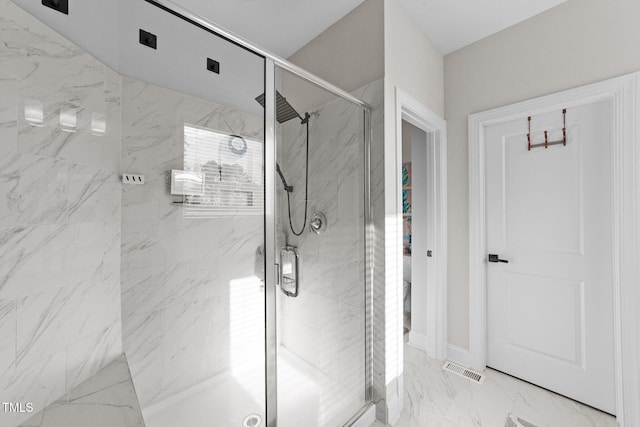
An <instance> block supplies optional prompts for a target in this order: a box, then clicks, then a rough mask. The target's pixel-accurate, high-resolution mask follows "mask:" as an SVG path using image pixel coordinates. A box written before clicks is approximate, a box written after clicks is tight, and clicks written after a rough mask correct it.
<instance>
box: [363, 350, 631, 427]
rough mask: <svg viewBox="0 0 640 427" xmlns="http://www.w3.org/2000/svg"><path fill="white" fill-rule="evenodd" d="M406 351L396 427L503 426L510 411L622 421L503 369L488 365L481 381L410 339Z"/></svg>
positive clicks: (564, 423) (557, 421) (571, 421)
mask: <svg viewBox="0 0 640 427" xmlns="http://www.w3.org/2000/svg"><path fill="white" fill-rule="evenodd" d="M404 351H405V354H404V381H405V384H404V408H403V411H402V413H401V415H400V418H399V419H398V421H397V422H396V423H394V424H393V427H503V426H504V425H505V422H506V419H507V415H508V414H509V413H513V414H514V415H515V416H517V417H520V418H521V419H523V420H526V421H527V422H530V423H532V424H534V425H536V426H537V427H617V426H618V423H617V422H616V420H615V418H614V417H612V416H610V415H608V414H605V413H603V412H600V411H597V410H595V409H593V408H590V407H588V406H585V405H582V404H580V403H577V402H575V401H573V400H571V399H567V398H565V397H562V396H560V395H557V394H555V393H552V392H549V391H547V390H543V389H541V388H539V387H536V386H534V385H531V384H529V383H526V382H524V381H520V380H518V379H516V378H513V377H511V376H509V375H505V374H503V373H501V372H498V371H494V370H492V369H487V371H486V372H485V374H486V379H485V381H484V384H482V385H478V384H474V383H472V382H470V381H468V380H466V379H463V378H460V377H457V376H455V375H453V374H449V373H446V372H444V371H443V370H442V369H441V368H442V361H439V360H433V359H430V358H428V357H427V355H426V353H424V352H423V351H421V350H419V349H416V348H414V347H412V346H410V345H409V344H406V343H405V346H404ZM382 426H383V424H381V423H379V422H378V423H375V424H373V425H372V427H382Z"/></svg>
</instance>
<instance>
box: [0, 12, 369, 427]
mask: <svg viewBox="0 0 640 427" xmlns="http://www.w3.org/2000/svg"><path fill="white" fill-rule="evenodd" d="M36 3H37V4H36ZM36 3H34V2H29V1H26V0H15V1H9V0H0V12H2V13H1V14H0V30H1V31H0V36H1V37H3V38H6V40H2V41H7V40H9V41H10V42H11V43H0V65H1V66H2V67H1V68H0V95H2V97H1V98H0V119H1V120H2V123H0V125H2V126H0V128H1V129H0V131H2V132H0V136H2V137H3V138H4V139H3V143H4V142H5V140H6V141H9V139H10V137H11V138H14V136H15V138H14V139H15V141H14V140H13V139H11V141H10V144H8V143H5V144H4V145H3V147H4V148H3V150H4V151H3V155H6V156H8V157H7V158H8V159H11V161H9V160H7V161H6V162H5V164H2V165H0V205H1V206H2V207H3V209H4V210H2V212H0V213H2V218H1V219H2V224H1V225H2V226H3V227H5V229H6V230H9V231H10V232H11V233H27V232H29V233H31V234H30V236H31V237H30V238H31V239H32V240H33V239H35V240H34V242H36V243H37V239H36V238H38V239H41V240H42V242H43V243H42V244H40V245H39V246H38V244H36V243H33V242H31V240H28V239H27V240H24V239H18V238H16V241H17V242H18V243H16V245H18V246H16V248H17V249H16V250H15V251H14V252H15V254H14V255H15V256H14V258H15V268H14V267H12V268H13V270H12V271H13V272H14V273H12V274H13V276H11V275H9V274H8V273H7V274H6V276H7V277H5V278H4V279H3V280H4V281H3V282H2V283H3V286H0V327H2V325H3V323H2V322H3V319H4V318H3V316H4V315H5V314H6V313H9V314H7V316H6V319H9V321H10V322H9V321H8V322H9V323H11V324H17V328H16V329H17V330H18V331H21V330H26V331H28V332H29V331H31V329H29V328H31V327H33V328H37V329H34V330H33V331H32V332H33V333H31V332H30V333H29V334H28V336H29V337H31V336H33V338H29V340H24V339H23V340H22V341H25V342H24V343H23V342H22V341H21V340H20V339H18V338H15V337H14V338H13V341H12V338H11V337H8V338H7V343H8V344H7V345H6V346H4V347H0V356H2V357H0V385H2V387H0V398H2V400H3V401H14V400H17V399H18V398H20V397H24V396H31V397H32V398H33V399H35V400H34V402H35V405H36V408H37V409H42V408H44V407H45V406H46V405H48V404H50V403H52V402H53V401H54V400H55V399H56V398H58V397H59V396H58V395H60V394H61V393H62V392H65V393H68V392H69V391H70V389H72V388H73V387H74V386H76V385H78V384H80V383H81V382H82V381H83V380H85V379H86V378H87V377H88V376H90V375H92V374H94V373H95V371H96V370H97V369H98V368H99V367H101V366H103V365H104V362H106V361H107V360H108V359H109V358H111V357H112V356H114V355H115V354H116V353H118V354H120V353H124V354H125V355H126V358H127V362H128V365H129V369H130V373H131V376H132V380H133V384H134V386H135V391H136V394H137V399H138V401H139V403H140V406H141V409H142V412H143V414H144V418H145V423H146V425H147V427H176V426H182V425H188V426H190V427H205V426H206V427H209V426H212V425H215V426H225V427H226V426H238V427H240V426H246V427H258V426H268V427H293V426H300V425H305V426H310V427H335V426H348V425H351V423H353V422H354V421H355V420H356V419H357V418H358V417H359V416H360V415H361V414H362V413H364V411H366V410H367V409H370V408H371V406H372V402H371V382H372V376H373V372H372V369H373V368H372V367H373V362H372V330H373V328H372V317H373V316H372V301H371V299H372V292H371V285H372V261H371V256H370V255H369V254H370V248H371V247H372V242H371V237H370V235H369V234H368V232H369V231H370V229H371V227H370V220H371V218H370V200H369V177H370V170H369V167H370V166H369V114H370V111H369V107H368V106H367V105H366V104H365V103H363V102H362V101H360V100H359V99H357V98H355V97H353V96H352V95H350V94H349V93H346V92H344V91H342V90H340V89H338V88H337V87H335V86H333V85H331V84H329V83H327V82H324V81H323V80H321V79H319V78H317V77H315V76H313V75H312V74H310V73H308V72H307V71H305V70H303V69H301V68H299V67H297V66H295V65H293V64H291V63H289V62H287V61H285V60H283V59H280V58H278V57H276V56H274V55H272V54H270V53H269V52H266V51H265V50H263V49H261V48H259V47H257V46H255V45H253V44H251V43H249V42H247V41H245V40H242V39H240V38H238V37H237V36H235V35H233V34H231V33H229V32H228V31H226V30H224V29H222V28H220V27H218V26H216V25H215V24H213V23H211V22H209V21H207V20H206V19H203V18H202V17H199V16H197V15H194V14H192V13H190V12H189V11H188V10H185V9H183V8H182V7H180V6H179V5H177V4H175V3H173V2H171V1H168V0H145V1H137V2H119V6H118V7H119V10H118V11H117V13H118V16H119V22H118V29H117V31H118V32H119V33H118V34H117V35H116V36H114V35H111V36H113V37H112V38H113V39H114V40H119V50H118V52H117V57H118V61H117V64H116V65H112V67H109V66H107V65H105V63H106V62H105V61H103V58H100V57H94V56H92V55H91V54H89V53H88V52H87V51H85V50H83V49H82V48H80V47H78V44H81V42H82V41H81V40H68V39H66V38H64V37H63V36H61V35H60V34H58V33H57V32H56V31H54V29H58V30H60V31H63V30H64V28H65V25H66V21H65V19H76V18H75V17H74V15H73V14H70V15H69V16H68V17H64V16H62V15H60V16H57V15H56V19H54V20H52V21H51V22H49V21H47V18H42V19H43V20H45V21H46V24H50V25H52V26H53V27H54V29H52V28H50V27H48V26H47V25H46V24H45V23H43V22H41V21H40V20H39V19H37V18H35V17H34V15H35V16H40V17H42V16H45V17H46V16H49V15H46V14H40V13H39V12H38V11H39V9H38V8H39V7H40V6H41V5H40V4H39V3H40V2H36ZM22 7H24V10H23V9H22ZM72 7H74V5H72ZM104 7H105V8H109V7H115V6H109V5H106V6H104ZM27 11H28V12H29V13H27ZM47 13H53V12H51V11H50V10H49V9H47ZM114 13H116V12H114ZM32 14H33V15H32ZM61 23H62V24H61ZM56 25H58V27H56ZM114 31H115V30H114ZM105 37H106V35H105ZM3 46H4V47H3ZM9 46H11V47H12V48H9ZM16 46H17V47H16ZM186 46H188V48H186ZM24 52H28V53H29V54H28V55H27V54H23V53H24ZM14 110H15V111H14ZM14 113H15V114H14ZM14 116H15V117H14ZM5 119H6V120H5ZM14 125H15V126H14ZM6 129H9V130H8V131H6V132H5V130H6ZM14 131H15V132H14ZM7 177H8V178H7ZM28 179H33V180H36V179H37V180H38V181H37V182H35V184H33V185H32V186H31V187H27V186H24V185H22V184H20V185H18V186H17V187H16V186H14V184H13V181H15V182H19V183H22V182H26V180H28ZM120 183H122V184H120ZM14 199H15V200H19V201H21V203H22V204H20V203H15V204H12V203H13V202H12V200H14ZM31 199H33V200H31ZM5 205H6V206H9V207H8V208H4V207H5ZM11 206H17V208H15V209H14V208H12V207H11ZM23 206H28V207H32V209H30V210H24V212H22V211H21V210H20V209H23ZM54 208H55V209H54ZM58 208H59V212H58ZM12 209H13V210H12ZM16 209H17V210H16ZM54 210H55V212H54ZM27 225H28V227H27ZM6 230H5V231H6ZM9 231H7V233H9ZM34 236H35V237H34ZM38 236H40V237H38ZM8 242H9V243H11V244H13V243H12V242H13V241H10V240H9V241H8ZM23 242H24V244H25V245H27V244H29V245H31V246H28V247H27V246H25V247H24V248H23V247H20V246H19V245H21V244H23ZM52 242H53V243H52ZM9 243H7V244H9ZM3 244H4V243H3V242H0V252H1V253H3V254H5V255H4V256H5V261H6V263H7V265H9V264H10V263H11V262H13V261H14V260H13V258H12V256H13V255H12V253H13V252H11V251H9V249H7V248H6V247H4V246H2V245H3ZM47 245H48V246H47ZM61 249H64V251H67V252H68V253H69V254H71V255H69V254H67V255H64V256H63V255H60V253H61V252H64V251H62V250H61ZM11 250H13V249H11ZM73 251H75V252H73ZM32 252H33V253H34V254H35V255H33V257H34V258H33V259H36V260H41V261H42V262H40V263H35V262H34V263H29V262H28V259H30V258H29V257H27V258H25V259H27V262H25V261H24V260H23V259H22V258H21V257H22V254H24V253H29V254H31V253H32ZM74 254H75V255H74ZM30 256H31V255H30ZM58 257H59V258H60V259H58ZM72 258H73V259H72ZM72 261H73V262H72ZM75 261H77V262H75ZM94 264H95V265H94ZM12 265H13V264H12ZM85 266H86V271H85V270H83V269H82V268H81V267H83V268H84V267H85ZM34 277H36V278H38V281H33V280H32V282H37V283H40V284H41V285H38V286H39V287H38V288H37V289H36V288H33V289H32V288H30V287H28V286H22V285H21V282H20V280H23V279H24V278H27V279H32V278H34ZM5 282H6V283H5ZM14 282H15V283H14ZM54 282H55V283H54ZM33 286H35V285H33ZM27 303H28V304H27ZM20 304H22V305H24V306H25V307H28V308H29V310H26V309H25V310H23V311H22V312H21V311H20V310H22V306H21V305H20ZM54 305H55V306H56V307H59V309H57V311H55V313H56V316H50V315H49V313H48V312H47V311H46V309H47V307H49V306H54ZM39 310H41V312H40V311H39ZM14 312H17V317H16V319H14V318H13V317H10V316H16V315H15V314H12V313H14ZM23 313H28V314H29V316H31V315H32V316H31V317H28V316H26V315H24V314H23ZM101 322H102V323H101ZM72 323H73V324H75V323H78V325H79V326H78V327H77V328H76V329H77V330H76V329H73V330H71V331H69V330H68V329H65V328H67V325H68V324H72ZM34 325H35V326H34ZM2 330H3V331H4V329H2ZM59 331H63V332H59ZM104 331H107V332H104ZM65 332H66V335H64V337H63V334H64V333H65ZM105 336H107V338H108V339H107V338H105ZM69 337H73V338H69ZM62 338H64V339H62ZM92 340H93V341H92ZM5 350H6V351H5ZM5 359H6V360H7V361H8V362H7V363H5ZM58 359H59V360H62V361H63V362H64V363H61V364H58V365H60V366H62V368H58V365H56V366H53V365H52V364H51V363H50V361H51V360H54V361H57V360H58ZM4 365H6V366H4ZM5 368H6V369H5ZM45 368H47V369H49V368H50V369H52V371H51V372H48V371H47V372H48V373H47V375H42V376H41V381H40V383H39V384H38V385H37V388H34V390H31V389H25V388H24V387H27V386H28V385H29V384H28V382H25V384H26V385H24V386H23V383H21V382H20V381H22V380H21V378H24V376H25V375H29V373H30V372H31V373H33V372H41V370H42V369H45ZM56 369H57V370H56ZM60 369H62V371H60V372H58V370H60ZM42 372H44V371H42ZM54 374H55V375H54ZM74 375H75V376H74ZM50 378H63V379H64V381H62V383H61V382H60V381H57V382H54V381H53V380H52V381H50V383H49V379H50ZM5 384H9V385H10V386H6V387H5ZM14 384H17V385H16V386H15V387H14ZM61 384H63V385H61ZM64 384H66V389H65V386H64ZM18 385H19V386H20V387H22V388H19V387H18ZM12 387H14V388H15V389H14V388H12ZM36 391H37V393H36ZM18 392H19V393H22V394H20V395H19V394H18ZM36 394H37V396H36ZM34 396H36V397H37V399H36V397H34ZM12 399H13V400H12ZM20 421H21V422H22V421H24V420H20ZM18 425H21V424H20V423H19V422H17V421H16V423H15V424H13V425H11V426H10V427H14V426H18Z"/></svg>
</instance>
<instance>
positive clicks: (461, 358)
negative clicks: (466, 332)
mask: <svg viewBox="0 0 640 427" xmlns="http://www.w3.org/2000/svg"><path fill="white" fill-rule="evenodd" d="M447 360H450V361H452V362H453V363H457V364H458V365H461V366H464V367H465V368H468V367H469V366H470V365H471V363H470V361H471V358H470V355H469V350H467V349H466V348H462V347H458V346H457V345H453V344H447Z"/></svg>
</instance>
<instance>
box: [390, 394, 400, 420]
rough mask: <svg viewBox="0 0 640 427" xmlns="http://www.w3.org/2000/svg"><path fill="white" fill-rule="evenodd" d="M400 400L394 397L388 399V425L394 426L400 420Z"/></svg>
mask: <svg viewBox="0 0 640 427" xmlns="http://www.w3.org/2000/svg"><path fill="white" fill-rule="evenodd" d="M400 405H401V404H400V399H399V398H398V396H394V397H393V398H392V399H387V424H389V425H393V424H395V423H396V421H398V419H400V412H401V411H402V408H401V407H400Z"/></svg>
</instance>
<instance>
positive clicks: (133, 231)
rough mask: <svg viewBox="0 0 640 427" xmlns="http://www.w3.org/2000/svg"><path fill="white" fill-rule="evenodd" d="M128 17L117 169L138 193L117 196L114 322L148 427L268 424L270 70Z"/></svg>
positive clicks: (209, 41) (161, 17)
mask: <svg viewBox="0 0 640 427" xmlns="http://www.w3.org/2000/svg"><path fill="white" fill-rule="evenodd" d="M122 7H125V6H124V5H123V6H122ZM126 8H127V13H123V14H122V15H123V19H124V21H123V22H122V23H121V31H122V33H123V34H125V35H133V36H132V38H131V43H130V44H127V45H126V46H124V47H123V49H124V50H123V51H122V57H123V58H124V60H123V61H122V63H123V64H122V67H123V70H122V74H124V75H126V76H127V77H123V79H122V109H123V113H122V119H123V131H122V132H123V135H122V136H123V139H122V159H121V164H122V168H123V172H128V173H135V174H138V175H144V176H145V182H144V185H123V193H122V201H123V206H122V248H123V250H122V292H123V293H122V312H123V318H122V322H123V331H124V336H123V342H124V351H125V352H126V354H127V357H128V360H129V363H130V368H131V374H132V377H133V382H134V385H135V387H136V391H137V393H138V397H139V400H140V404H141V406H142V410H143V413H144V415H145V423H146V426H147V427H176V426H190V427H205V426H206V427H210V426H238V427H240V426H242V425H249V426H256V425H266V423H264V420H265V417H266V407H265V405H266V403H265V402H266V395H265V352H264V349H265V330H266V324H265V304H264V301H265V290H264V240H265V229H264V146H265V144H264V140H265V126H264V121H265V118H264V108H263V106H262V105H260V103H259V102H256V100H255V98H256V97H257V96H259V95H260V94H263V93H264V92H265V87H264V86H265V83H264V82H265V80H264V73H265V59H264V57H262V56H261V55H258V54H256V53H254V52H252V51H250V50H248V49H245V48H243V47H242V46H239V45H238V44H236V43H232V42H230V41H229V40H227V39H225V38H223V37H221V36H219V35H218V34H216V33H215V32H212V31H208V30H206V29H204V28H203V27H201V26H197V25H194V23H193V22H191V21H190V20H189V18H188V16H180V15H179V14H172V13H169V12H168V11H166V10H163V9H162V8H159V7H157V6H155V5H154V4H151V3H148V2H127V5H126ZM140 28H142V29H144V30H145V31H148V32H157V33H156V34H157V49H151V48H149V47H147V46H144V45H142V44H139V43H138V38H137V35H138V31H139V29H140Z"/></svg>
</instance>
